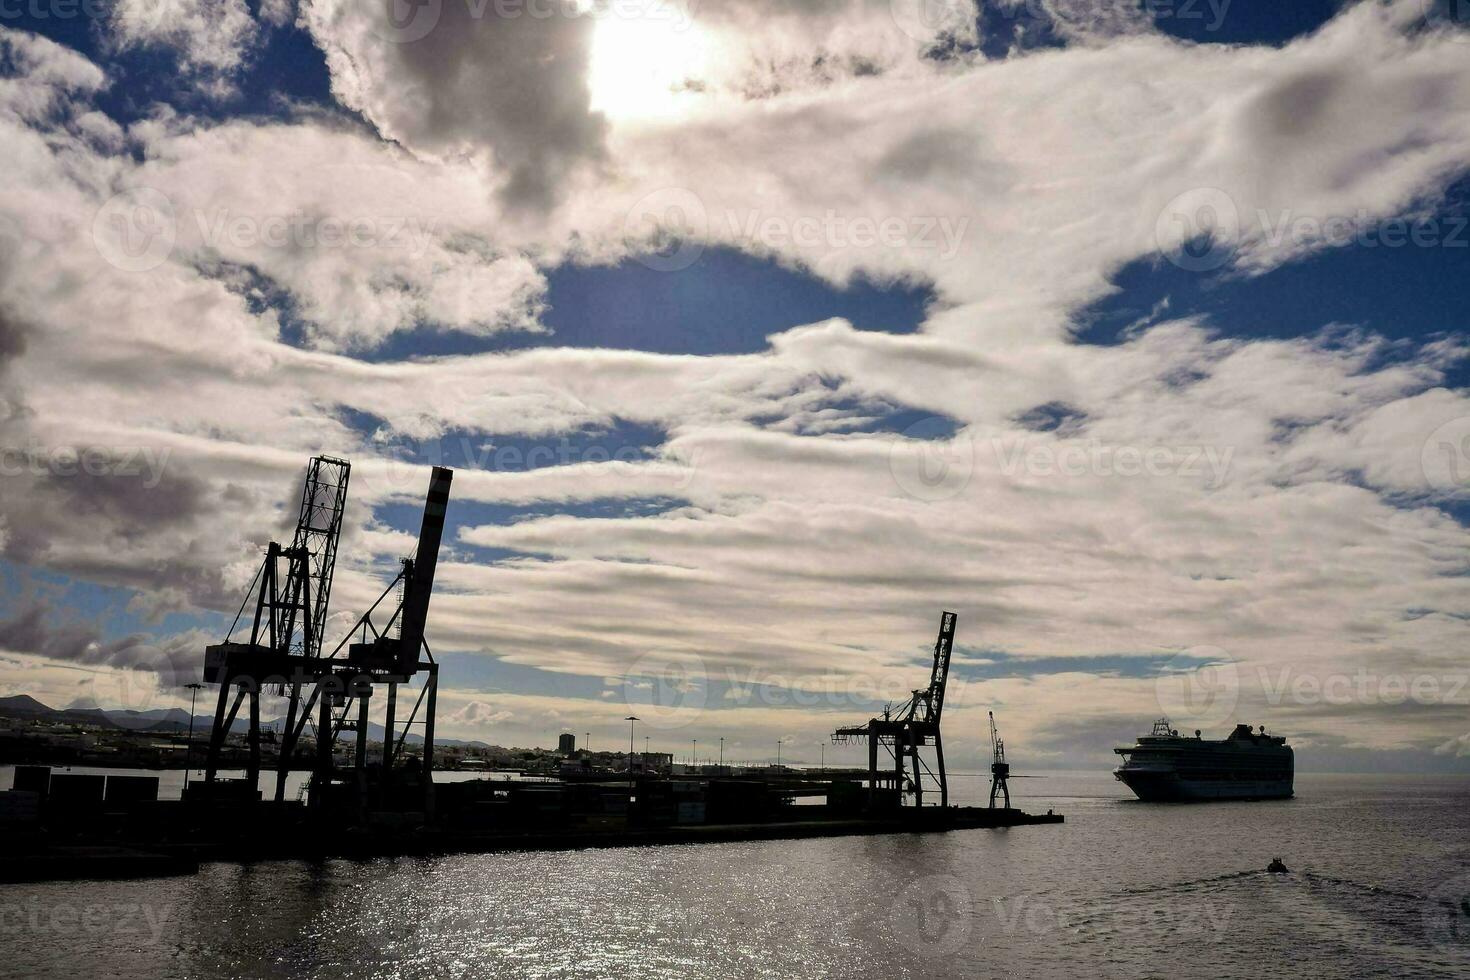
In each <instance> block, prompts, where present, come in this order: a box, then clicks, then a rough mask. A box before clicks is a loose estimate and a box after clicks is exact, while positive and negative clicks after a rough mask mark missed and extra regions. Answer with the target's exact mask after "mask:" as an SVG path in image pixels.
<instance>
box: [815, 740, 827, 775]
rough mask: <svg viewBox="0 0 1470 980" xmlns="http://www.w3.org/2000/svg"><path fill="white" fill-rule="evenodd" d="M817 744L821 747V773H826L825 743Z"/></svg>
mask: <svg viewBox="0 0 1470 980" xmlns="http://www.w3.org/2000/svg"><path fill="white" fill-rule="evenodd" d="M817 744H818V745H820V746H821V747H822V771H823V772H826V771H827V743H826V742H818V743H817Z"/></svg>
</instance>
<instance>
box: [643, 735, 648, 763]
mask: <svg viewBox="0 0 1470 980" xmlns="http://www.w3.org/2000/svg"><path fill="white" fill-rule="evenodd" d="M643 771H644V772H647V771H648V736H647V735H645V736H643Z"/></svg>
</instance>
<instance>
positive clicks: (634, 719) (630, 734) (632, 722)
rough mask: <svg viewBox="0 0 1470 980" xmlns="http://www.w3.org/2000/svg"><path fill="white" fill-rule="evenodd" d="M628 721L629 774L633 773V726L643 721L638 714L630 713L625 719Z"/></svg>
mask: <svg viewBox="0 0 1470 980" xmlns="http://www.w3.org/2000/svg"><path fill="white" fill-rule="evenodd" d="M623 720H624V721H626V722H627V723H628V775H630V776H631V775H633V726H634V725H635V724H636V723H638V722H639V721H642V720H643V719H641V718H639V717H638V716H637V715H629V716H628V717H626V718H624V719H623Z"/></svg>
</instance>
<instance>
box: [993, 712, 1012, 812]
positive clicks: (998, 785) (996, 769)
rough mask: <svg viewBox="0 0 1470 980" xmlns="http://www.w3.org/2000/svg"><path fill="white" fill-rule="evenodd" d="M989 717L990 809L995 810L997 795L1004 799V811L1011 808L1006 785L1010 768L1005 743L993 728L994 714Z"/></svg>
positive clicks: (1008, 790) (1009, 792) (1009, 793)
mask: <svg viewBox="0 0 1470 980" xmlns="http://www.w3.org/2000/svg"><path fill="white" fill-rule="evenodd" d="M988 714H989V715H990V809H992V810H994V809H995V797H996V796H997V794H999V795H1003V796H1004V797H1005V803H1006V805H1005V809H1007V810H1009V809H1010V808H1011V789H1010V787H1009V786H1007V785H1006V780H1007V779H1009V778H1010V775H1011V766H1010V763H1008V762H1006V743H1005V742H1002V741H1001V738H1000V732H998V731H997V730H996V728H995V712H994V711H991V712H988Z"/></svg>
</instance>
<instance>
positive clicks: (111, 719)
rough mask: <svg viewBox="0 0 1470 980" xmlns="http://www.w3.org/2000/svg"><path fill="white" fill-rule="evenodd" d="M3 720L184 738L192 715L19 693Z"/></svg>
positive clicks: (378, 728)
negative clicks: (55, 701)
mask: <svg viewBox="0 0 1470 980" xmlns="http://www.w3.org/2000/svg"><path fill="white" fill-rule="evenodd" d="M0 717H5V718H17V719H25V720H27V721H51V722H62V723H67V724H73V725H92V726H94V727H97V728H120V729H124V730H126V731H132V732H150V733H156V734H160V735H163V734H167V735H175V734H178V735H182V734H184V733H185V732H187V731H188V730H189V712H187V711H185V710H184V709H183V708H153V709H150V710H148V711H132V710H127V709H121V708H119V709H114V710H108V709H104V708H97V707H91V706H85V707H84V706H82V705H73V706H71V707H69V708H52V707H50V706H49V705H46V704H42V703H41V702H40V701H37V700H36V699H35V698H33V697H31V696H30V695H29V694H17V695H14V696H13V697H6V698H0ZM213 724H214V715H213V714H208V715H195V716H194V731H195V732H196V733H199V732H205V733H207V732H208V731H209V729H210V727H211V726H212V725H213ZM284 726H285V720H284V719H282V718H275V719H266V718H262V719H261V727H263V728H274V729H276V730H277V731H279V730H280V729H281V728H283V727H284ZM248 728H249V722H248V721H246V720H245V719H244V718H236V719H235V723H234V724H233V725H232V726H231V727H230V731H232V732H236V733H244V732H245V731H247V730H248ZM343 737H344V738H350V737H351V733H350V732H349V733H345V734H344V736H343ZM368 738H369V739H372V740H374V741H378V742H381V741H382V740H383V726H382V725H374V724H369V725H368ZM423 740H424V739H423V736H422V735H419V734H418V733H416V732H411V733H410V734H409V736H408V741H409V743H410V744H418V743H420V742H422V741H423ZM434 741H435V742H436V743H437V744H439V745H455V746H465V747H469V748H482V749H483V748H491V747H492V746H490V745H489V744H488V743H486V742H480V741H472V742H465V741H460V740H458V739H452V738H438V739H435V740H434Z"/></svg>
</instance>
